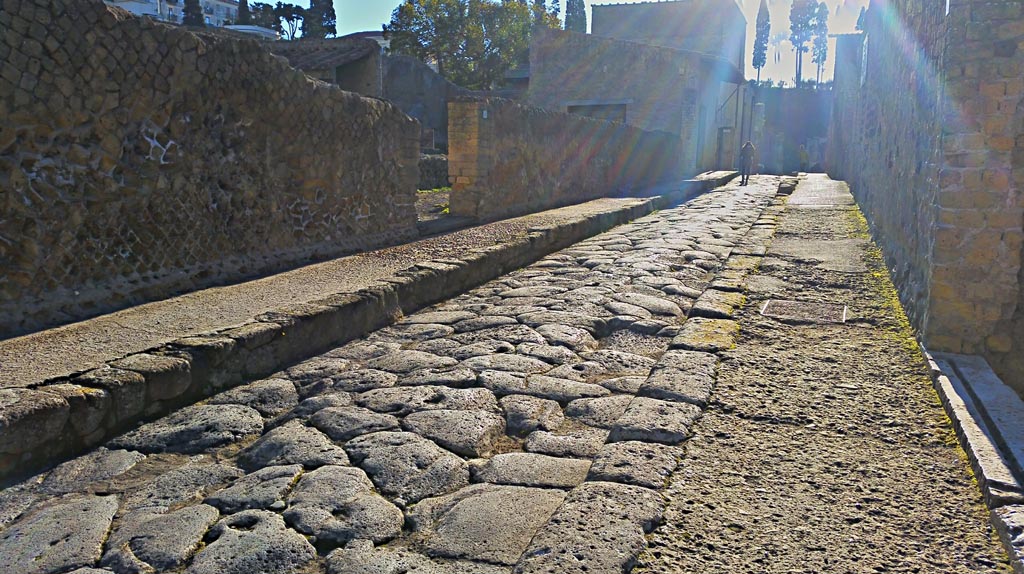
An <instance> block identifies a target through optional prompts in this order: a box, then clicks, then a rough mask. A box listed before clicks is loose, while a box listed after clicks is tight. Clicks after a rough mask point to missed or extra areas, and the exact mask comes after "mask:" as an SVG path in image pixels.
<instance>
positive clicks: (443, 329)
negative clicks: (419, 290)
mask: <svg viewBox="0 0 1024 574" xmlns="http://www.w3.org/2000/svg"><path fill="white" fill-rule="evenodd" d="M454 332H455V329H454V328H453V327H451V326H449V325H442V324H440V323H399V324H397V325H392V326H390V327H385V328H384V329H381V330H379V331H377V332H376V333H374V334H373V335H371V337H373V338H377V339H383V340H388V341H399V342H401V343H404V344H409V343H416V342H422V341H429V340H431V339H439V338H441V337H447V336H448V335H451V334H452V333H454Z"/></svg>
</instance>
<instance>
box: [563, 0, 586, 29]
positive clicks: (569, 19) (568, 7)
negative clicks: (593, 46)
mask: <svg viewBox="0 0 1024 574" xmlns="http://www.w3.org/2000/svg"><path fill="white" fill-rule="evenodd" d="M565 29H566V30H572V31H573V32H579V33H580V34H586V33H587V7H586V5H585V4H584V3H583V0H565Z"/></svg>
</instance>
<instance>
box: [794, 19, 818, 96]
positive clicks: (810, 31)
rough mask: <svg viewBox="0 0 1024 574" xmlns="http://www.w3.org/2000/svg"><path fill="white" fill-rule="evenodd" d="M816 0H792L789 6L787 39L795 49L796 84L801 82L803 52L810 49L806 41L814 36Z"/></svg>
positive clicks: (798, 84)
mask: <svg viewBox="0 0 1024 574" xmlns="http://www.w3.org/2000/svg"><path fill="white" fill-rule="evenodd" d="M817 8H818V2H817V0H793V4H792V5H791V6H790V8H789V41H790V42H791V43H792V44H793V50H794V51H796V85H797V87H799V86H800V84H801V83H802V82H803V72H804V54H805V53H807V52H808V51H810V48H809V47H808V46H807V43H808V42H810V41H811V38H813V37H814V15H815V12H816V11H817Z"/></svg>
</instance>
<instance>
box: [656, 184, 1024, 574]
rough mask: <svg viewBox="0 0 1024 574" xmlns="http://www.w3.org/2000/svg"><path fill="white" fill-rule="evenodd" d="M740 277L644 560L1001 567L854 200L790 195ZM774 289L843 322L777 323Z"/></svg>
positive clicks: (758, 567) (670, 568)
mask: <svg viewBox="0 0 1024 574" xmlns="http://www.w3.org/2000/svg"><path fill="white" fill-rule="evenodd" d="M838 187H842V188H845V186H843V185H841V184H837V183H835V182H830V181H828V180H826V179H825V178H824V177H823V176H812V177H811V178H810V179H808V180H805V181H804V182H802V183H801V184H800V187H799V188H798V190H797V194H796V195H794V199H796V200H799V199H800V197H801V195H802V194H801V192H802V191H806V192H808V195H811V194H816V195H825V193H824V192H826V191H829V190H832V191H833V193H834V192H835V188H838ZM791 203H802V202H800V201H796V202H791ZM808 203H811V204H813V203H815V202H814V201H810V202H808ZM829 203H840V202H829ZM836 240H843V241H836ZM794 244H795V245H800V246H801V247H800V253H799V254H798V255H797V254H794V255H790V254H789V251H790V248H789V247H787V245H794ZM815 245H817V246H818V247H817V250H815V249H814V248H813V246H815ZM837 245H839V246H840V247H836V246H837ZM843 245H845V246H846V247H841V246H843ZM839 269H842V271H840V270H839ZM748 285H749V291H748V297H749V300H748V302H747V305H746V307H745V308H744V309H743V310H742V311H741V312H740V314H739V315H738V319H739V321H740V324H741V328H742V331H741V335H740V338H739V341H738V344H737V346H736V347H735V348H734V349H733V350H731V351H728V352H725V353H722V359H723V360H722V364H721V366H720V369H719V376H718V385H717V388H716V390H715V393H714V395H713V401H712V404H711V405H710V407H709V409H708V410H707V411H706V413H705V415H704V418H703V419H702V420H701V422H700V423H698V425H697V426H696V428H695V433H696V434H695V436H694V437H693V438H692V439H691V440H690V441H689V442H688V443H687V456H686V458H685V459H684V461H683V463H682V465H681V467H680V469H679V470H678V471H677V473H676V474H675V475H674V476H673V478H672V484H671V486H670V488H669V489H668V491H667V496H668V500H669V505H668V508H667V510H666V512H665V521H666V524H665V525H664V526H663V527H662V528H660V529H659V530H657V531H656V532H655V535H654V536H653V537H652V539H651V547H650V549H649V551H648V553H647V554H645V555H644V557H643V558H642V564H643V568H640V569H638V571H642V572H651V573H654V572H658V573H666V574H667V573H673V574H675V573H678V572H722V573H725V572H729V573H733V572H772V573H776V572H777V573H782V572H787V573H796V572H800V573H818V572H829V573H847V572H849V573H854V572H857V573H859V572H1010V571H1011V570H1010V568H1009V566H1008V565H1007V563H1006V558H1005V554H1004V553H1003V551H1002V549H1001V547H1000V546H999V544H998V542H997V541H996V540H995V539H994V537H993V533H992V530H991V528H990V526H989V524H988V520H987V512H986V510H985V507H984V505H983V503H982V500H981V496H980V493H979V491H978V488H977V485H976V484H975V482H974V480H973V478H972V476H971V475H970V471H969V468H968V466H967V465H966V464H965V459H964V453H963V452H962V451H961V450H960V448H959V447H958V446H957V443H956V439H955V436H954V435H953V432H952V429H951V426H950V424H949V422H948V420H947V419H946V417H945V415H944V413H943V410H942V407H941V406H940V404H939V402H938V398H937V396H936V395H935V393H934V392H933V391H932V388H931V385H930V383H929V380H928V376H927V371H926V370H925V363H924V361H923V358H922V356H921V354H920V352H919V350H918V348H917V346H916V344H915V343H914V340H913V339H912V336H911V333H910V330H909V326H908V324H907V322H906V319H905V317H904V315H903V313H902V310H901V309H900V308H899V306H898V304H897V302H896V298H895V297H896V296H895V291H894V289H893V287H892V284H891V283H890V281H889V279H888V275H887V273H886V270H885V266H884V263H883V261H882V260H881V257H880V256H879V253H878V252H877V250H875V249H874V248H873V246H872V244H870V243H869V242H868V241H867V235H866V231H865V225H864V222H863V219H862V218H861V217H860V213H859V211H857V209H856V208H855V207H847V206H842V205H841V203H840V205H835V206H833V207H820V206H819V207H812V206H808V207H803V208H801V207H798V206H796V205H790V207H789V208H788V209H787V211H786V212H785V214H784V215H783V216H782V218H781V221H780V224H779V228H778V232H777V234H776V237H775V241H774V243H773V247H772V249H770V250H769V253H768V255H767V257H766V259H765V260H764V263H763V264H762V266H761V268H760V273H759V274H758V275H755V276H752V277H750V278H749V279H748ZM769 298H771V299H790V300H799V301H809V302H817V303H825V304H830V305H836V304H838V305H847V306H848V314H847V317H848V320H847V322H846V323H845V324H813V323H800V322H797V321H792V320H791V321H786V322H783V321H779V320H775V319H772V318H768V317H765V316H762V315H760V314H759V313H758V311H759V310H760V309H761V307H762V306H763V304H764V302H765V301H766V300H767V299H769Z"/></svg>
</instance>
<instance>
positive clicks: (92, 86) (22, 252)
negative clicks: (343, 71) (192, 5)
mask: <svg viewBox="0 0 1024 574" xmlns="http://www.w3.org/2000/svg"><path fill="white" fill-rule="evenodd" d="M0 2H2V10H0V269H3V271H4V272H3V273H2V274H0V337H3V336H10V335H14V334H17V333H19V332H25V331H28V330H33V329H36V328H40V327H43V326H46V325H51V324H54V323H58V322H66V321H72V320H77V319H81V318H83V317H87V316H90V315H94V314H97V313H102V312H106V311H110V310H114V309H117V308H120V307H124V306H126V305H129V304H133V303H138V302H141V301H145V300H153V299H157V298H162V297H165V296H168V295H171V294H173V293H175V292H178V291H182V290H186V289H195V288H200V287H205V286H209V285H214V284H222V283H226V282H231V281H236V280H239V279H242V278H245V277H249V276H252V275H254V274H259V273H265V272H269V271H274V270H279V269H282V268H285V267H289V266H295V265H299V264H304V263H308V262H311V261H313V260H316V259H323V258H328V257H332V256H337V255H340V254H344V253H348V252H352V251H355V250H359V249H364V248H368V247H372V246H376V245H380V244H382V243H389V242H395V241H400V240H405V239H408V238H410V237H412V236H414V234H415V219H416V215H415V210H414V198H415V190H416V180H417V161H418V159H419V153H418V147H419V146H418V143H419V142H418V139H419V129H418V126H417V123H416V122H415V121H414V120H412V119H410V118H408V117H407V116H406V115H405V114H403V113H402V112H401V111H400V110H399V109H398V108H396V107H395V106H393V105H391V104H389V103H386V102H382V101H378V100H372V99H366V98H362V97H360V96H357V95H355V94H352V93H348V92H343V91H341V90H339V89H337V88H335V87H332V86H328V85H327V84H323V83H320V82H316V81H313V80H310V79H308V78H307V77H306V76H305V75H303V74H302V73H301V72H298V71H296V70H294V69H292V68H290V67H288V65H287V64H286V63H285V61H284V60H283V59H280V58H277V57H275V56H272V55H270V54H269V53H267V52H266V51H265V50H264V49H262V48H261V46H260V44H259V43H258V42H257V41H255V40H252V41H245V40H242V41H239V40H234V39H225V38H217V37H214V36H213V35H203V36H202V37H200V36H196V35H195V34H192V33H190V32H188V31H186V30H184V29H180V28H174V27H169V26H164V25H160V24H156V23H153V22H152V21H149V20H145V19H139V18H135V17H132V16H130V15H129V14H127V13H126V12H123V11H121V10H118V9H115V8H108V7H106V6H105V5H104V4H103V3H102V2H100V1H99V0H0Z"/></svg>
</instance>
